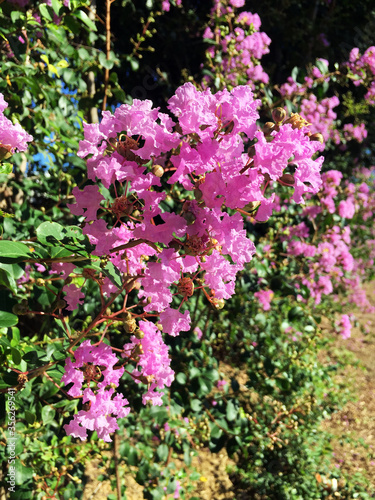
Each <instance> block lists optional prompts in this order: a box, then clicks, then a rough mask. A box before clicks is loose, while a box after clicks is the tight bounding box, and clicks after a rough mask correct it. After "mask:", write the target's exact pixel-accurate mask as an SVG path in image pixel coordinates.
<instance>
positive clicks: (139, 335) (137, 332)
mask: <svg viewBox="0 0 375 500" xmlns="http://www.w3.org/2000/svg"><path fill="white" fill-rule="evenodd" d="M134 335H135V336H136V338H137V339H139V340H141V339H143V337H144V336H145V332H143V331H142V330H141V329H140V328H137V329H136V330H135V332H134Z"/></svg>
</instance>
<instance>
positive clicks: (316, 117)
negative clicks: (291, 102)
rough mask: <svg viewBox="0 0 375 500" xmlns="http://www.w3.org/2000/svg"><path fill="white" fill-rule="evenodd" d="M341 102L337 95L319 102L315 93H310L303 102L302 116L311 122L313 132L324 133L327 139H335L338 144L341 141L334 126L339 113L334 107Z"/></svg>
mask: <svg viewBox="0 0 375 500" xmlns="http://www.w3.org/2000/svg"><path fill="white" fill-rule="evenodd" d="M339 104H340V101H339V98H338V97H336V96H333V97H327V98H325V99H322V100H321V101H320V102H319V101H318V99H317V97H316V95H315V94H310V95H309V97H308V99H302V102H301V116H303V117H304V118H305V119H306V120H307V121H308V122H309V123H311V127H310V130H311V132H312V133H317V132H318V133H320V134H322V136H323V137H324V140H325V141H327V140H328V139H333V140H334V142H335V143H336V144H338V143H339V142H340V138H339V135H338V131H337V130H336V129H335V127H334V126H335V120H336V118H337V115H336V113H335V112H334V111H333V108H335V107H337V106H338V105H339Z"/></svg>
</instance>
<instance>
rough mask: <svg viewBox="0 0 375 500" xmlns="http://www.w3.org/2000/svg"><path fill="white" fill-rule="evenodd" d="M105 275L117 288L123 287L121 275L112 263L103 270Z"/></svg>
mask: <svg viewBox="0 0 375 500" xmlns="http://www.w3.org/2000/svg"><path fill="white" fill-rule="evenodd" d="M103 273H104V274H105V275H106V276H107V278H109V279H110V280H111V281H112V283H113V284H114V285H115V286H117V288H121V287H122V278H121V273H120V271H119V270H118V269H117V267H115V266H114V265H113V264H112V262H111V261H109V262H108V263H107V265H106V266H105V267H104V268H103Z"/></svg>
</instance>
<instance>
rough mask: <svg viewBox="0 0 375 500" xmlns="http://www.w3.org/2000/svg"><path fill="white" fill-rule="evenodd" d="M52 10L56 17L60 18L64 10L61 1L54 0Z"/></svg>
mask: <svg viewBox="0 0 375 500" xmlns="http://www.w3.org/2000/svg"><path fill="white" fill-rule="evenodd" d="M52 8H53V11H54V13H55V14H56V16H58V15H59V13H60V9H61V8H62V4H61V2H60V1H59V0H52Z"/></svg>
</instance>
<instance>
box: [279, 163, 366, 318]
mask: <svg viewBox="0 0 375 500" xmlns="http://www.w3.org/2000/svg"><path fill="white" fill-rule="evenodd" d="M322 180H323V189H322V190H321V192H320V193H319V198H320V206H316V205H315V204H312V205H309V206H307V207H306V208H305V209H304V211H303V213H304V215H305V216H306V217H307V221H308V224H309V225H307V224H306V223H305V222H301V223H299V224H297V225H295V226H291V227H287V228H284V234H283V235H282V237H281V240H282V241H284V242H288V253H289V254H290V255H291V256H293V257H301V258H303V260H304V262H305V265H306V264H307V265H308V272H307V273H306V272H305V271H304V272H303V274H301V275H300V276H299V278H297V284H298V283H300V284H302V285H305V286H306V287H307V288H308V289H309V291H310V294H311V297H312V298H313V299H314V301H315V304H316V305H318V304H319V303H320V302H321V300H322V298H323V297H324V296H326V295H330V294H332V293H334V292H335V290H338V289H339V288H340V289H341V290H346V293H347V296H348V300H349V302H352V303H354V304H356V305H357V306H358V307H359V308H360V309H361V310H364V311H366V312H372V311H373V310H375V309H374V308H373V307H372V306H371V304H370V303H369V301H368V299H367V298H366V293H365V291H364V290H363V287H362V283H361V275H362V274H364V266H365V267H366V266H368V265H371V262H372V261H371V255H373V257H375V244H374V251H373V253H372V254H371V241H372V240H368V241H367V242H366V243H367V244H366V245H364V246H365V247H367V248H366V249H365V250H366V254H368V255H369V257H370V260H368V258H367V259H366V262H363V261H362V259H360V258H357V259H355V258H354V257H353V251H352V248H355V249H357V247H358V246H357V243H360V242H356V244H355V245H353V242H352V239H351V229H350V227H349V226H344V222H345V219H352V218H353V217H354V216H356V214H359V213H361V217H362V218H365V217H368V216H369V214H370V213H373V210H374V209H375V206H374V203H375V200H374V199H373V195H372V191H371V190H370V188H369V186H368V184H367V183H365V182H362V183H357V184H353V183H351V182H346V186H345V189H344V190H343V188H342V187H341V186H340V184H341V180H342V173H341V172H338V171H337V170H330V171H328V172H325V173H324V174H322ZM339 190H340V191H341V193H342V194H341V195H339ZM342 195H344V196H345V198H344V199H340V198H342ZM327 213H330V214H335V216H336V217H337V216H340V217H341V218H342V219H343V220H342V221H341V224H340V225H333V226H331V227H330V226H328V227H327V228H326V229H325V231H324V232H323V233H322V234H319V239H317V238H316V237H314V233H315V231H318V230H319V223H320V220H321V219H322V220H324V218H325V217H326V215H327ZM352 227H353V229H355V228H356V226H355V225H354V226H353V225H352ZM312 229H313V231H312ZM364 229H366V228H364ZM359 234H360V233H359ZM362 234H363V233H362ZM362 246H363V242H362ZM298 286H299V285H298Z"/></svg>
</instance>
